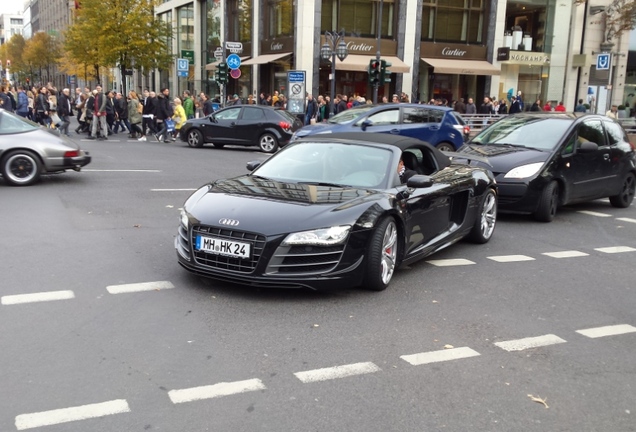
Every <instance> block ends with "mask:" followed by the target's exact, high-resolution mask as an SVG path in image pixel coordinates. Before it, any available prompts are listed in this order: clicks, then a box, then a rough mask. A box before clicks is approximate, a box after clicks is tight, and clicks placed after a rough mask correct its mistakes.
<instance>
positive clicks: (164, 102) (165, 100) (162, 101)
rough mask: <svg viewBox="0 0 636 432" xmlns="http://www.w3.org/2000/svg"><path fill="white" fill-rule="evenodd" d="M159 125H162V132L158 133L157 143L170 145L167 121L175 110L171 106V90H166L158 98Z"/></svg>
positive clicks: (157, 116)
mask: <svg viewBox="0 0 636 432" xmlns="http://www.w3.org/2000/svg"><path fill="white" fill-rule="evenodd" d="M156 113H157V115H156V118H157V125H161V130H160V131H159V132H158V133H157V135H156V137H157V141H163V142H165V143H169V142H171V141H170V136H169V135H168V125H167V124H166V119H169V118H172V114H173V109H172V106H171V105H170V89H169V88H167V87H166V88H164V89H163V90H161V93H160V94H159V95H158V96H157V111H156Z"/></svg>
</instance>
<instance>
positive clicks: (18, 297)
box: [0, 290, 75, 305]
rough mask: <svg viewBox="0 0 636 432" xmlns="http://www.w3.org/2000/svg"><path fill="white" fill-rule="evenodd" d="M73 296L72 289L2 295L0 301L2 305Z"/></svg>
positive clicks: (62, 298) (66, 298)
mask: <svg viewBox="0 0 636 432" xmlns="http://www.w3.org/2000/svg"><path fill="white" fill-rule="evenodd" d="M72 298H75V294H74V293H73V291H69V290H65V291H49V292H40V293H31V294H15V295H7V296H2V298H1V299H0V303H2V304H3V305H15V304H22V303H36V302H47V301H55V300H68V299H72Z"/></svg>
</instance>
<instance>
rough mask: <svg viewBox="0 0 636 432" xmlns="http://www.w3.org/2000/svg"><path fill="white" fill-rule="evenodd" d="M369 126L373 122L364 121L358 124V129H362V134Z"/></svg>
mask: <svg viewBox="0 0 636 432" xmlns="http://www.w3.org/2000/svg"><path fill="white" fill-rule="evenodd" d="M371 125H373V122H372V121H371V120H365V121H363V122H362V124H360V129H362V131H363V132H364V131H366V130H367V128H368V127H369V126H371Z"/></svg>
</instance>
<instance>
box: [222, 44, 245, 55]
mask: <svg viewBox="0 0 636 432" xmlns="http://www.w3.org/2000/svg"><path fill="white" fill-rule="evenodd" d="M225 49H227V50H228V51H229V52H231V53H233V54H240V53H242V52H243V44H242V43H241V42H225Z"/></svg>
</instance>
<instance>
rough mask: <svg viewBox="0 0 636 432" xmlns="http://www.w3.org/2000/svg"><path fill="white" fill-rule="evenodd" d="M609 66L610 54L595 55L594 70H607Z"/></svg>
mask: <svg viewBox="0 0 636 432" xmlns="http://www.w3.org/2000/svg"><path fill="white" fill-rule="evenodd" d="M609 68H610V54H609V53H603V54H599V55H598V57H596V70H609Z"/></svg>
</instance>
